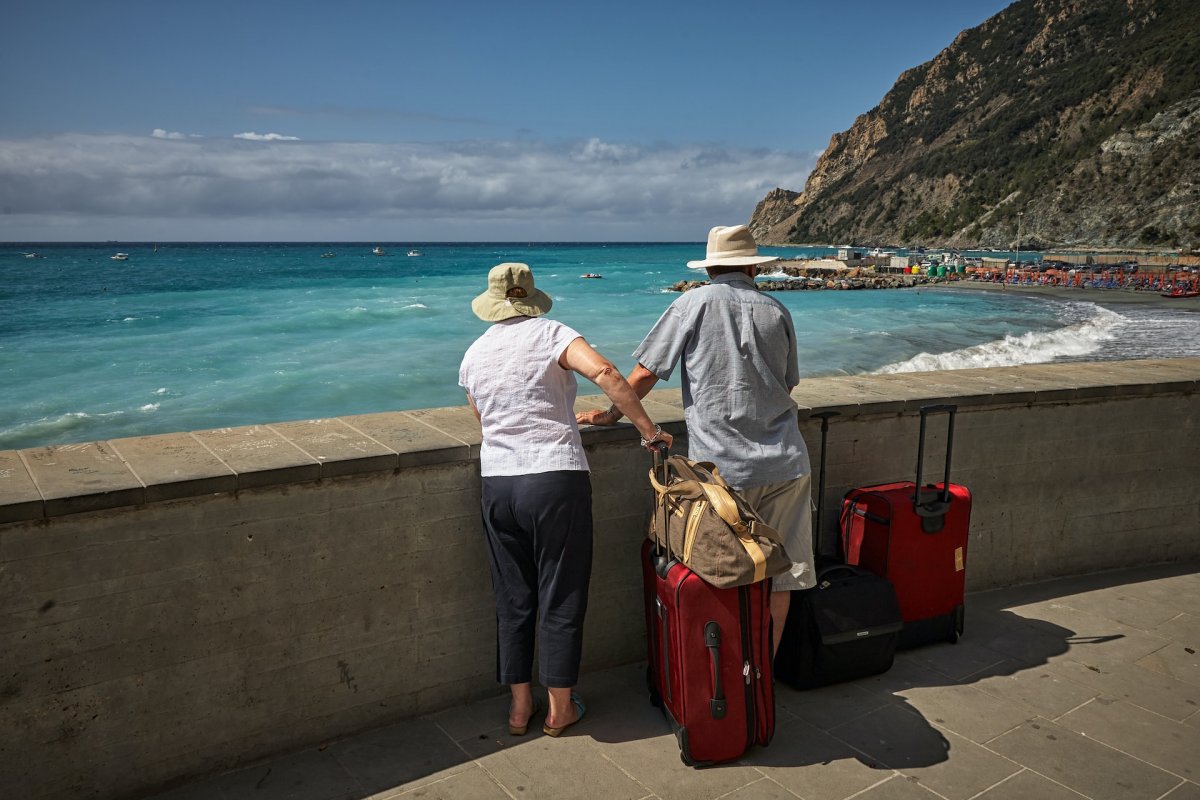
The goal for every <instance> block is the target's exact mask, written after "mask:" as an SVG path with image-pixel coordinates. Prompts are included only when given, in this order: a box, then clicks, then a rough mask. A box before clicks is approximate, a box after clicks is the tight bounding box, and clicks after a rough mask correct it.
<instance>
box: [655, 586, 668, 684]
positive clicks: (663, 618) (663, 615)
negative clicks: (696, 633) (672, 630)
mask: <svg viewBox="0 0 1200 800" xmlns="http://www.w3.org/2000/svg"><path fill="white" fill-rule="evenodd" d="M654 603H655V605H656V606H657V607H658V619H659V622H660V627H661V628H662V667H663V668H662V674H663V688H664V689H666V695H667V702H668V703H669V702H671V637H670V635H669V632H668V630H667V624H668V623H667V609H666V606H664V605H663V601H662V598H661V597H655V598H654Z"/></svg>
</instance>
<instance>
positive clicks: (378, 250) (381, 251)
mask: <svg viewBox="0 0 1200 800" xmlns="http://www.w3.org/2000/svg"><path fill="white" fill-rule="evenodd" d="M371 252H372V253H374V254H375V255H377V256H386V255H387V251H386V250H384V249H383V248H382V247H380V246H379V245H375V248H374V249H373V250H372V251H371Z"/></svg>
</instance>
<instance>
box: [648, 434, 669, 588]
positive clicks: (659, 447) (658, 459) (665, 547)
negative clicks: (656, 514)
mask: <svg viewBox="0 0 1200 800" xmlns="http://www.w3.org/2000/svg"><path fill="white" fill-rule="evenodd" d="M667 450H668V448H667V446H666V445H665V444H663V443H662V442H656V443H655V445H654V451H653V453H651V458H652V459H653V463H654V469H656V470H658V471H659V473H658V480H659V483H661V484H662V485H663V486H666V485H667V479H668V477H669V476H668V469H667ZM660 505H661V506H662V511H663V520H662V527H661V528H660V529H659V532H660V533H661V535H662V540H661V541H660V540H659V538H658V536H657V535H656V536H655V537H654V571H655V572H656V573H658V577H660V578H666V577H667V573H668V572H669V571H670V569H671V564H672V563H673V562H674V559H673V558H672V557H671V537H670V535H669V533H668V531H667V525H668V524H670V521H671V517H670V513H671V511H670V509H669V508H668V507H667V501H666V498H665V497H664V498H663V501H662V503H660Z"/></svg>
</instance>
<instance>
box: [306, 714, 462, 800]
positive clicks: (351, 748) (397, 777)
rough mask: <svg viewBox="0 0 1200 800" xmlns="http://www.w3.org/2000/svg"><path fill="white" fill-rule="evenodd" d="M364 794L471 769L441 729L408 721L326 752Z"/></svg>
mask: <svg viewBox="0 0 1200 800" xmlns="http://www.w3.org/2000/svg"><path fill="white" fill-rule="evenodd" d="M327 752H328V753H329V754H330V755H332V756H333V758H334V759H335V760H336V761H337V762H338V763H339V764H341V766H342V768H343V769H345V770H346V772H347V773H349V774H350V775H351V776H352V777H354V778H355V779H356V780H357V781H358V783H359V785H361V786H362V787H363V789H365V790H366V791H367V792H370V793H377V792H383V791H387V790H391V789H395V788H397V787H407V788H416V787H418V786H421V785H424V784H425V783H430V782H433V781H437V780H444V779H445V778H446V777H448V776H449V775H451V774H454V773H456V772H461V771H462V770H464V769H466V768H467V767H469V766H471V762H470V761H469V760H468V759H467V756H466V754H465V753H464V752H463V751H462V749H461V748H459V747H458V746H457V745H456V744H455V743H454V742H453V740H451V739H450V737H449V736H447V735H446V734H445V733H444V732H443V731H442V729H441V728H439V727H438V726H437V725H435V724H434V723H432V722H430V721H427V720H411V721H407V722H401V723H398V724H396V725H391V726H388V727H386V728H381V729H379V730H376V731H371V732H370V733H366V734H362V735H360V736H355V737H354V738H352V739H346V740H343V741H341V742H338V743H336V744H334V745H333V746H332V747H330V748H329V749H328V751H327Z"/></svg>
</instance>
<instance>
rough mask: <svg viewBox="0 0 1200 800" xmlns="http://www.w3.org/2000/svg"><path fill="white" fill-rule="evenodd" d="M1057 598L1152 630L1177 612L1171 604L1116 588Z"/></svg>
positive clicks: (1085, 609)
mask: <svg viewBox="0 0 1200 800" xmlns="http://www.w3.org/2000/svg"><path fill="white" fill-rule="evenodd" d="M1057 602H1059V603H1061V604H1062V605H1065V606H1069V607H1070V608H1074V609H1077V610H1080V611H1086V612H1088V613H1090V614H1097V615H1099V616H1102V617H1104V618H1105V619H1111V620H1113V621H1114V622H1119V623H1121V624H1122V625H1128V626H1129V627H1131V628H1137V629H1139V630H1143V631H1148V630H1152V629H1153V628H1154V627H1155V626H1157V625H1161V624H1162V623H1164V622H1166V621H1167V620H1169V619H1171V618H1172V617H1175V616H1177V615H1178V614H1179V611H1178V610H1177V609H1176V608H1175V607H1174V606H1172V605H1168V604H1166V603H1161V602H1158V601H1156V600H1147V599H1144V598H1141V597H1138V596H1137V595H1134V594H1130V593H1127V592H1124V591H1122V590H1120V589H1119V588H1105V589H1095V590H1093V591H1090V592H1082V593H1080V594H1076V595H1071V596H1069V597H1063V598H1061V599H1060V600H1059V601H1057Z"/></svg>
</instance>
